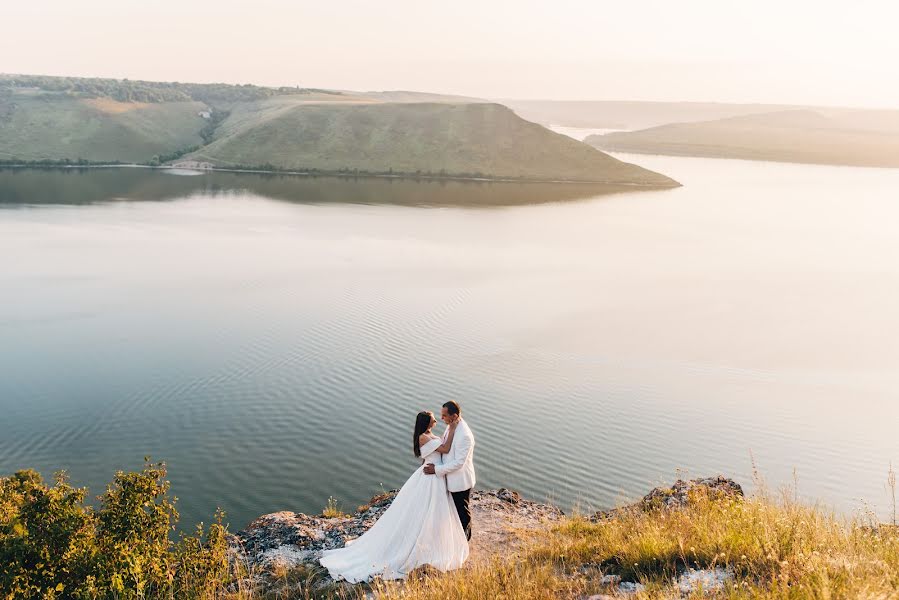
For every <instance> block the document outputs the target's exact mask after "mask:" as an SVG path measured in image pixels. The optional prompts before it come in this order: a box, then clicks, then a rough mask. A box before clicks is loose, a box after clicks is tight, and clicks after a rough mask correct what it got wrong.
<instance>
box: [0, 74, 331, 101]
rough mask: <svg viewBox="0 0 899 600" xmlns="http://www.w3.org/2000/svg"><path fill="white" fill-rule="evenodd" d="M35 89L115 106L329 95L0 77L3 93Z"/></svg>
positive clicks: (159, 83)
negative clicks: (107, 101) (107, 100)
mask: <svg viewBox="0 0 899 600" xmlns="http://www.w3.org/2000/svg"><path fill="white" fill-rule="evenodd" d="M4 88H5V89H6V90H14V89H17V88H18V89H29V88H30V89H39V90H42V91H45V92H57V93H64V94H69V95H72V96H80V97H86V98H111V99H113V100H117V101H119V102H150V103H159V102H188V101H197V102H204V103H206V104H209V105H211V106H212V105H216V104H223V103H231V102H249V101H252V100H262V99H264V98H270V97H272V96H281V95H286V94H310V93H316V92H318V93H329V94H339V93H340V92H332V91H329V90H320V89H316V88H301V87H284V86H282V87H277V88H273V87H262V86H258V85H252V84H249V83H248V84H238V85H232V84H227V83H179V82H166V81H140V80H131V79H103V78H98V77H53V76H47V75H6V76H0V91H2V90H3V89H4Z"/></svg>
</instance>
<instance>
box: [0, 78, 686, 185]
mask: <svg viewBox="0 0 899 600" xmlns="http://www.w3.org/2000/svg"><path fill="white" fill-rule="evenodd" d="M182 157H185V158H188V159H192V160H197V161H203V162H208V163H212V164H213V165H214V166H217V167H241V168H260V167H261V168H265V169H268V170H298V171H315V172H319V173H350V174H366V173H367V174H396V175H401V174H403V175H416V176H421V175H429V176H449V177H452V176H477V177H487V178H501V179H507V178H510V179H521V180H530V181H535V180H540V181H546V180H550V181H558V180H562V181H581V182H591V183H604V184H609V185H626V186H633V185H639V186H656V187H657V186H662V187H668V186H675V185H677V183H676V182H674V181H672V180H671V179H669V178H667V177H665V176H663V175H659V174H657V173H653V172H651V171H647V170H646V169H643V168H641V167H638V166H635V165H631V164H627V163H624V162H621V161H619V160H616V159H614V158H612V157H610V156H607V155H606V154H604V153H602V152H599V151H597V150H596V149H594V148H592V147H590V146H588V145H586V144H583V143H581V142H577V141H574V140H572V139H570V138H568V137H565V136H562V135H558V134H555V133H553V132H550V131H548V130H546V129H545V128H543V127H541V126H540V125H537V124H534V123H530V122H528V121H525V120H523V119H521V118H520V117H518V116H517V115H515V114H514V113H513V112H512V111H511V110H509V109H508V108H506V107H504V106H501V105H498V104H491V103H484V102H477V101H473V99H469V98H454V97H449V96H442V95H436V94H423V93H417V92H405V91H400V92H371V93H365V94H354V93H350V92H336V91H328V90H316V89H300V88H264V87H259V86H252V85H227V84H192V83H174V82H148V81H129V80H115V79H91V78H77V77H76V78H70V77H47V76H28V75H12V76H10V75H0V163H3V162H5V163H9V162H40V161H45V162H46V161H68V162H82V161H84V162H113V161H116V162H126V163H129V162H130V163H149V164H159V163H170V162H172V161H173V160H175V159H180V158H182Z"/></svg>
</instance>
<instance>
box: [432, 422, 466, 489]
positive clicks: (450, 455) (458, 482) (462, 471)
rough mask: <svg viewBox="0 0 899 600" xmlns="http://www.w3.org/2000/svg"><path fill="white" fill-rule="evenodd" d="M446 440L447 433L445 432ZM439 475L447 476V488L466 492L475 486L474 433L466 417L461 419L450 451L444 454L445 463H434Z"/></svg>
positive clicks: (444, 437)
mask: <svg viewBox="0 0 899 600" xmlns="http://www.w3.org/2000/svg"><path fill="white" fill-rule="evenodd" d="M443 439H444V440H446V433H444V434H443ZM434 471H435V473H436V474H437V475H440V476H443V477H446V489H447V490H448V491H450V492H464V491H465V490H468V489H471V488H473V487H474V484H475V478H474V434H473V433H472V432H471V429H469V428H468V423H466V422H465V419H462V418H460V419H459V425H458V426H457V427H456V435H455V436H453V445H452V446H451V447H450V451H449V452H447V453H446V454H444V455H443V464H442V465H434Z"/></svg>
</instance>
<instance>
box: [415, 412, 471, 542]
mask: <svg viewBox="0 0 899 600" xmlns="http://www.w3.org/2000/svg"><path fill="white" fill-rule="evenodd" d="M440 420H441V421H443V422H444V423H446V424H447V425H451V424H452V423H455V422H457V421H458V423H459V424H458V425H457V426H456V435H455V436H454V437H453V445H452V446H451V447H450V451H449V452H448V453H447V454H445V455H444V457H443V464H442V465H437V466H434V465H433V464H430V463H428V464H427V465H425V473H427V474H428V475H438V476H440V477H446V489H447V490H449V492H450V493H451V494H452V496H453V504H455V505H456V511H457V512H458V513H459V521H461V522H462V529H464V530H465V537H466V538H468V539H469V540H470V539H471V508H470V507H469V506H468V500H469V496H470V495H471V488H473V487H474V483H475V479H474V434H473V433H471V429H469V428H468V423H466V422H465V421H464V420H463V419H462V409H461V408H459V404H458V403H457V402H456V401H455V400H450V401H449V402H447V403H446V404H444V405H443V408H441V409H440ZM447 431H449V429H447ZM443 439H444V440H446V432H444V433H443Z"/></svg>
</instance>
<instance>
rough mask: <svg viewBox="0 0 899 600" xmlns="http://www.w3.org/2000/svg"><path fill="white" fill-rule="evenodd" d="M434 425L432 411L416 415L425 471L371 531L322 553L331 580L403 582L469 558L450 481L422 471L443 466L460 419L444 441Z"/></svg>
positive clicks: (415, 442)
mask: <svg viewBox="0 0 899 600" xmlns="http://www.w3.org/2000/svg"><path fill="white" fill-rule="evenodd" d="M436 423H437V420H436V419H434V415H433V414H432V413H431V412H428V411H422V412H420V413H418V417H417V418H416V419H415V432H414V433H413V436H412V450H413V452H414V453H415V456H417V457H418V458H420V459H421V460H422V466H421V467H419V468H418V469H416V470H415V472H414V473H412V476H411V477H409V479H408V480H407V481H406V483H405V484H403V487H402V489H401V490H400V491H399V493H398V494H397V495H396V498H394V499H393V503H392V504H391V505H390V506H389V507H388V508H387V510H386V511H384V514H382V515H381V517H380V518H379V519H378V521H377V522H376V523H375V524H374V525H372V527H371V529H369V530H368V531H366V532H365V533H364V534H363V535H361V536H360V537H359V538H357V539H355V540H352V541H349V542H347V545H346V546H345V547H343V548H338V549H337V550H326V551H325V552H324V553H323V554H322V558H321V560H320V562H321V564H322V566H323V567H325V568H326V569H328V572H329V573H330V574H331V577H333V578H334V579H343V580H346V581H349V582H351V583H358V582H360V581H368V580H369V579H371V578H372V577H375V576H379V577H382V578H384V579H401V578H403V577H405V576H406V575H407V574H408V573H409V572H410V571H412V570H413V569H415V568H416V567H420V566H422V565H430V566H432V567H434V568H437V569H439V570H441V571H449V570H452V569H458V568H459V567H461V566H462V563H464V562H465V560H466V559H467V558H468V540H466V539H465V531H464V530H463V529H462V524H461V523H460V522H459V513H458V512H457V511H456V506H455V504H453V502H452V500H451V499H450V496H449V493H448V492H447V490H446V479H445V478H444V477H435V476H433V475H427V474H425V473H424V472H423V469H424V464H425V463H433V464H441V462H442V455H443V454H446V453H448V452H449V451H450V448H451V447H452V445H453V436H454V435H455V432H456V426H457V425H458V423H459V420H458V418H457V419H456V420H454V421H453V422H452V423H451V424H450V425H449V427H448V430H447V434H446V439H445V440H444V441H442V442H441V440H440V438H438V437H437V436H436V435H434V434H432V433H431V429H433V428H434V425H435V424H436Z"/></svg>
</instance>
